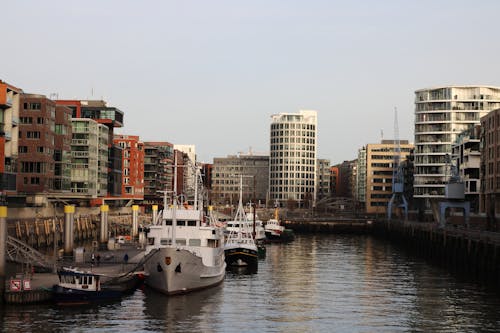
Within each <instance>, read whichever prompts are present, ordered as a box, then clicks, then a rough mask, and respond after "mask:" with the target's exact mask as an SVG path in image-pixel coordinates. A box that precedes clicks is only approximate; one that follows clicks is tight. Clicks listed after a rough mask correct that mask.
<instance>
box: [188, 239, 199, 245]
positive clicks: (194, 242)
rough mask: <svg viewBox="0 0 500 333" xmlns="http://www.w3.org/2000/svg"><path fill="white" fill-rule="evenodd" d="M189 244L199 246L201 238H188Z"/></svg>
mask: <svg viewBox="0 0 500 333" xmlns="http://www.w3.org/2000/svg"><path fill="white" fill-rule="evenodd" d="M189 246H201V239H190V240H189Z"/></svg>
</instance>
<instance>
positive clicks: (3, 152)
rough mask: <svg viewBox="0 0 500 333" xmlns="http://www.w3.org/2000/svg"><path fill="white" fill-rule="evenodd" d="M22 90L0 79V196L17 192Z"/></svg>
mask: <svg viewBox="0 0 500 333" xmlns="http://www.w3.org/2000/svg"><path fill="white" fill-rule="evenodd" d="M21 93H22V90H21V89H19V88H16V87H14V86H12V85H10V84H8V83H7V82H4V81H2V80H0V180H1V181H0V196H2V198H1V199H3V197H4V196H5V195H13V194H16V182H17V180H16V173H17V156H18V138H19V128H18V125H19V107H20V101H19V99H20V94H21Z"/></svg>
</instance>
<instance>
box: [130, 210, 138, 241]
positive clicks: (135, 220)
mask: <svg viewBox="0 0 500 333" xmlns="http://www.w3.org/2000/svg"><path fill="white" fill-rule="evenodd" d="M138 218H139V205H133V206H132V232H131V233H130V235H131V236H132V238H135V237H137V235H138V231H139V222H138Z"/></svg>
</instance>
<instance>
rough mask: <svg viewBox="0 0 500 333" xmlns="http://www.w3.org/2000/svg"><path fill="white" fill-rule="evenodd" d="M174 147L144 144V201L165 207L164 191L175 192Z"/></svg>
mask: <svg viewBox="0 0 500 333" xmlns="http://www.w3.org/2000/svg"><path fill="white" fill-rule="evenodd" d="M173 164H174V145H173V144H171V143H169V142H144V200H145V203H146V204H155V205H163V191H167V192H172V191H173V181H174V177H173V172H174V171H173Z"/></svg>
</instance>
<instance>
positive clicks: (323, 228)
mask: <svg viewBox="0 0 500 333" xmlns="http://www.w3.org/2000/svg"><path fill="white" fill-rule="evenodd" d="M282 224H283V225H284V226H285V228H287V229H292V230H293V231H294V232H295V233H323V232H325V233H352V234H364V233H370V232H371V228H372V221H371V220H365V219H339V218H337V219H334V218H298V219H293V220H285V221H283V222H282Z"/></svg>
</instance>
